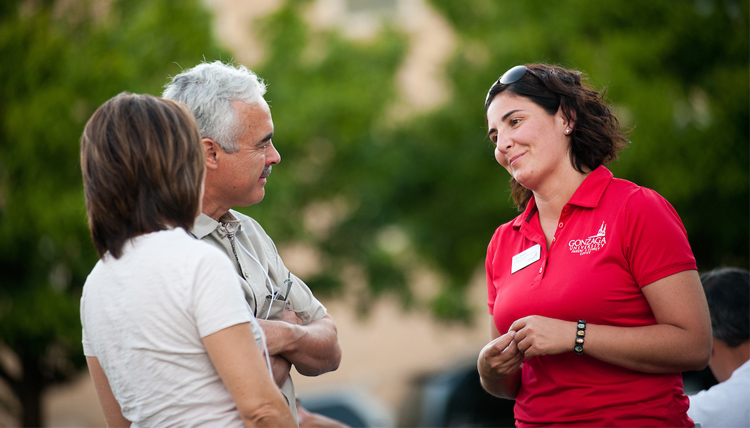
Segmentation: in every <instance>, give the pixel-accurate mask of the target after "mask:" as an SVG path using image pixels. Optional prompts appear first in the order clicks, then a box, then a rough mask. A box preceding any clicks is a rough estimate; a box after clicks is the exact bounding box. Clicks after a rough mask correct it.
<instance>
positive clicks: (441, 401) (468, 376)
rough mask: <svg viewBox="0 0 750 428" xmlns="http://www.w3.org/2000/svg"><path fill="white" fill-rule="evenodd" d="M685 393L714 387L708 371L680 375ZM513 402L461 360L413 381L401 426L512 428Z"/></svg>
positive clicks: (468, 363) (473, 365)
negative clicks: (487, 387) (491, 391)
mask: <svg viewBox="0 0 750 428" xmlns="http://www.w3.org/2000/svg"><path fill="white" fill-rule="evenodd" d="M682 377H683V383H684V389H685V394H688V395H690V394H694V393H696V392H698V391H700V390H702V389H707V388H710V387H711V386H713V385H715V384H716V379H715V378H714V376H713V374H711V371H710V370H709V369H708V368H706V369H704V370H702V371H693V372H684V373H683V374H682ZM514 404H515V401H513V400H504V399H501V398H497V397H494V396H492V395H490V394H489V393H487V392H486V391H485V390H484V389H483V388H482V386H481V384H480V383H479V373H477V368H476V361H475V360H473V359H472V360H470V361H462V362H459V363H457V364H455V365H454V366H453V367H452V368H450V369H447V370H444V371H442V372H439V373H430V374H426V375H424V376H420V377H419V378H417V379H415V382H414V393H413V395H412V397H410V399H409V401H408V402H407V403H406V405H405V406H404V408H402V409H401V416H402V417H401V426H405V427H513V426H515V419H514V417H513V405H514Z"/></svg>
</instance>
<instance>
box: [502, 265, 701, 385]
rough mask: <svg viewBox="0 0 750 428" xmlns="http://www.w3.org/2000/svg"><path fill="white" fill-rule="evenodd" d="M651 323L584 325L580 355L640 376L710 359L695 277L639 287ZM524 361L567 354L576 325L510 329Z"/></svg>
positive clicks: (536, 321) (535, 323) (544, 321)
mask: <svg viewBox="0 0 750 428" xmlns="http://www.w3.org/2000/svg"><path fill="white" fill-rule="evenodd" d="M642 290H643V294H644V295H645V296H646V300H648V303H649V305H650V306H651V310H652V312H653V313H654V317H655V318H656V324H655V325H650V326H644V327H613V326H606V325H591V324H589V325H587V326H586V337H585V342H584V346H583V349H584V352H585V353H586V355H590V356H592V357H594V358H597V359H600V360H602V361H606V362H608V363H612V364H615V365H618V366H621V367H625V368H629V369H632V370H638V371H641V372H646V373H666V372H681V371H686V370H701V369H703V368H704V367H706V365H707V364H708V360H709V358H710V356H711V321H710V319H709V315H708V305H707V304H706V297H705V294H704V293H703V288H702V287H701V283H700V278H699V277H698V273H697V272H696V271H694V270H691V271H684V272H680V273H676V274H674V275H670V276H668V277H666V278H663V279H660V280H658V281H655V282H653V283H651V284H649V285H647V286H645V287H643V289H642ZM511 330H514V331H516V332H517V334H516V340H517V341H518V347H519V349H520V350H521V351H522V352H523V353H524V354H525V356H526V358H530V357H533V356H535V355H546V354H559V353H563V352H572V350H573V340H574V337H575V332H576V323H575V322H570V321H561V320H555V319H550V318H544V317H538V316H531V317H526V318H521V319H520V320H517V321H516V322H514V323H513V325H511Z"/></svg>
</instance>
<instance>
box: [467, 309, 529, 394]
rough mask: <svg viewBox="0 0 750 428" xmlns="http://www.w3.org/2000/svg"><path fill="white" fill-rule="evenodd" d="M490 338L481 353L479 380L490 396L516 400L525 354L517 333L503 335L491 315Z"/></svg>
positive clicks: (478, 364) (478, 363)
mask: <svg viewBox="0 0 750 428" xmlns="http://www.w3.org/2000/svg"><path fill="white" fill-rule="evenodd" d="M490 337H491V339H492V340H490V343H488V344H487V345H485V347H484V348H482V350H481V351H480V352H479V358H478V360H477V370H478V371H479V380H480V381H481V383H482V387H483V388H484V389H485V390H486V391H487V392H489V393H490V394H492V395H494V396H497V397H501V398H510V399H515V398H516V395H518V389H519V388H520V386H521V370H520V369H521V366H523V353H521V351H519V350H518V343H516V341H515V337H516V332H515V331H509V332H508V333H505V334H503V335H501V334H500V332H499V331H498V330H497V327H496V326H495V321H494V319H493V317H492V315H490Z"/></svg>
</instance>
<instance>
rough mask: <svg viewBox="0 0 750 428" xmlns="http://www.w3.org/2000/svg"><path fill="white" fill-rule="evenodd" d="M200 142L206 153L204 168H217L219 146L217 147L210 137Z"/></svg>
mask: <svg viewBox="0 0 750 428" xmlns="http://www.w3.org/2000/svg"><path fill="white" fill-rule="evenodd" d="M201 143H203V151H204V153H205V155H206V168H210V169H216V168H218V166H219V158H218V154H219V151H220V150H221V147H219V144H218V143H217V142H216V141H214V140H212V139H210V138H204V139H202V140H201Z"/></svg>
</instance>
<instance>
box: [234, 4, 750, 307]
mask: <svg viewBox="0 0 750 428" xmlns="http://www.w3.org/2000/svg"><path fill="white" fill-rule="evenodd" d="M309 3H310V2H309V1H303V0H297V1H287V2H286V3H285V7H283V8H281V9H280V10H279V11H278V12H277V13H275V14H274V15H272V16H269V17H267V18H266V19H265V26H264V31H263V34H264V35H265V36H266V43H267V44H268V47H269V49H268V50H269V51H270V52H272V54H271V55H270V57H269V58H268V60H267V61H266V63H265V64H264V65H263V66H261V67H260V68H259V69H258V71H259V73H260V75H261V76H264V77H266V78H268V79H269V81H270V84H271V85H270V89H269V99H271V100H272V103H273V104H272V105H273V109H274V110H273V112H274V119H275V122H276V129H277V133H276V136H277V137H276V139H275V142H276V145H277V147H278V148H279V150H280V151H281V153H282V155H283V159H284V162H283V163H282V164H281V165H280V166H279V168H278V171H279V172H278V173H277V174H276V175H274V180H273V181H272V182H271V183H269V189H270V192H269V196H268V197H267V198H266V201H264V202H263V203H262V204H260V205H259V206H257V207H252V208H249V209H248V210H247V212H248V213H249V214H252V215H254V216H256V217H257V218H259V219H260V221H261V223H262V224H264V225H265V226H266V227H267V229H268V230H269V232H270V233H271V235H272V236H275V237H276V238H277V239H288V240H295V241H299V240H302V241H306V242H308V243H309V244H310V245H312V246H314V247H316V248H319V249H321V250H322V252H323V254H324V256H323V257H322V259H321V260H322V262H321V266H320V273H319V275H317V276H315V277H314V278H311V279H310V282H311V284H312V286H313V287H314V288H315V289H316V290H319V291H323V290H330V291H331V292H338V291H341V290H346V289H348V287H347V286H348V285H349V284H348V283H349V282H350V281H352V280H354V279H356V276H352V271H351V270H349V269H347V267H348V266H352V265H355V266H361V267H363V269H362V271H361V272H359V273H360V274H361V275H363V276H364V277H365V278H366V282H367V283H368V285H369V287H367V289H366V290H359V289H357V291H356V292H357V295H358V296H359V304H360V307H361V308H362V309H363V310H366V308H367V306H368V304H369V302H370V301H371V300H372V299H373V298H376V297H377V296H379V295H381V294H382V293H394V294H396V295H398V296H401V299H402V301H403V302H404V304H405V305H406V306H409V305H410V304H414V303H419V302H415V299H414V294H413V293H412V288H411V283H412V281H413V279H414V275H415V274H418V272H419V270H418V269H416V268H418V267H427V268H429V269H432V270H433V271H436V272H438V273H439V274H440V278H442V281H443V282H442V284H441V287H440V290H441V291H440V292H439V293H437V294H436V295H434V296H433V298H432V300H431V301H429V302H428V303H429V305H430V307H431V308H432V310H433V312H434V313H435V314H436V315H437V316H438V317H439V318H441V319H463V320H466V319H468V317H469V315H470V314H471V313H472V311H473V310H475V309H476V308H477V307H480V306H482V305H481V302H471V303H470V302H467V301H466V299H465V297H466V295H465V292H464V291H465V286H466V285H467V283H468V282H469V279H470V277H471V276H472V274H473V273H474V272H476V271H477V269H481V266H482V263H483V260H484V254H485V249H486V245H487V243H488V241H489V238H490V236H491V234H492V232H493V230H494V229H495V228H496V227H497V226H498V225H500V224H501V223H504V222H506V221H508V220H510V219H512V218H513V217H514V216H515V215H516V212H515V210H514V208H513V207H512V205H511V202H510V200H509V197H508V185H507V184H506V183H507V180H508V176H507V173H506V172H505V171H504V170H503V169H502V168H501V167H500V166H499V165H498V164H497V163H496V162H495V160H494V157H493V149H492V147H491V145H490V144H489V140H488V139H487V138H486V129H485V124H484V111H483V100H484V96H485V94H486V91H487V90H488V88H489V86H490V84H491V83H492V82H493V81H494V80H495V79H497V77H498V76H499V75H500V74H502V73H503V72H504V71H505V70H507V69H508V68H510V67H511V66H512V65H516V64H519V63H527V62H547V63H556V64H560V65H562V66H565V67H571V68H576V69H579V70H582V71H583V72H585V73H586V74H587V75H589V76H590V80H591V82H592V83H593V84H594V85H595V87H598V88H603V87H607V90H608V91H607V94H608V98H609V100H610V101H611V102H612V103H613V104H614V106H615V108H616V110H617V113H618V116H619V117H620V119H621V123H622V125H623V126H624V127H626V128H633V132H632V133H631V134H630V137H631V140H632V144H631V145H630V147H628V148H627V149H626V150H625V151H624V152H623V153H622V154H621V159H620V160H619V161H617V162H615V163H613V164H612V165H611V169H612V170H613V171H614V173H615V174H616V175H617V176H619V177H622V178H625V179H629V180H632V181H634V182H636V183H638V184H640V185H642V186H646V187H650V188H653V189H655V190H656V191H658V192H659V193H661V194H662V195H663V196H665V197H666V198H667V199H668V200H669V201H670V202H671V203H672V204H673V205H674V206H675V208H676V209H677V211H678V212H679V213H680V215H681V216H682V219H683V221H684V224H685V226H686V228H687V230H688V235H689V239H690V242H691V245H692V247H693V250H694V252H695V255H696V258H697V260H698V265H699V268H700V269H701V270H705V269H710V268H713V267H715V266H719V265H736V266H745V267H746V266H747V265H748V259H749V258H750V251H749V249H748V236H749V235H750V233H749V230H748V224H749V221H748V220H749V219H750V213H749V210H750V199H749V186H750V179H749V177H748V170H749V169H750V168H748V165H749V162H750V161H749V159H748V129H749V126H748V125H749V109H748V91H749V88H748V82H749V81H750V79H749V78H748V68H749V61H748V40H750V37H749V35H748V2H747V1H733V0H727V1H712V0H698V1H694V2H678V3H672V2H652V1H648V0H617V1H608V2H581V1H578V2H575V1H573V2H552V3H550V2H547V1H542V0H531V1H525V2H497V1H494V0H473V1H470V2H456V1H453V0H431V4H432V5H433V6H434V7H435V8H436V9H437V10H438V11H439V12H440V13H441V14H442V15H443V16H444V17H445V18H446V19H447V21H448V22H449V23H450V25H451V26H452V27H453V29H454V31H455V34H456V36H457V47H456V49H455V54H454V56H453V60H452V62H451V64H450V65H449V67H448V70H447V71H448V73H449V80H450V85H451V87H450V88H446V90H447V91H449V92H450V93H452V94H453V96H452V98H451V99H450V101H449V102H448V103H447V104H445V105H443V106H441V107H439V108H437V109H435V110H434V111H432V112H429V113H427V114H423V115H421V116H419V117H416V118H413V119H410V120H408V121H405V122H404V121H402V122H396V123H391V122H389V120H388V119H389V118H390V117H389V110H388V109H389V106H390V105H391V103H392V102H393V99H394V98H393V85H394V78H393V76H394V75H395V74H396V72H397V69H398V66H399V64H400V61H402V58H403V55H404V50H403V48H402V46H403V44H401V43H399V35H398V33H397V32H395V31H394V30H393V29H392V28H389V27H385V29H384V30H383V32H382V34H381V36H380V37H378V38H376V39H373V40H371V41H369V42H345V41H344V40H343V39H342V37H341V36H340V35H338V34H337V33H336V31H334V30H328V31H320V30H317V31H313V30H311V29H310V28H308V27H306V26H305V24H304V21H303V20H302V18H301V17H300V13H299V11H300V9H301V8H302V7H303V6H305V5H307V4H309ZM382 73H386V75H383V74H382ZM327 210H328V211H327ZM331 211H332V212H335V215H332V216H330V220H329V222H328V223H327V224H326V225H327V227H325V228H323V230H322V231H321V230H319V229H320V228H318V227H317V226H316V227H310V224H308V226H307V227H306V226H305V224H306V223H305V221H304V220H305V218H306V217H305V215H306V213H312V212H318V213H320V212H323V213H326V212H331ZM282 213H283V215H282ZM308 223H309V222H308Z"/></svg>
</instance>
